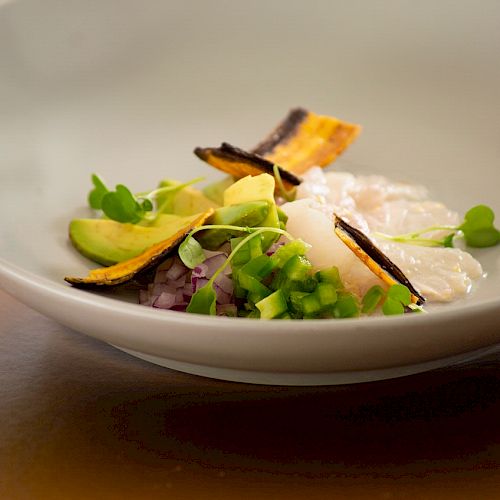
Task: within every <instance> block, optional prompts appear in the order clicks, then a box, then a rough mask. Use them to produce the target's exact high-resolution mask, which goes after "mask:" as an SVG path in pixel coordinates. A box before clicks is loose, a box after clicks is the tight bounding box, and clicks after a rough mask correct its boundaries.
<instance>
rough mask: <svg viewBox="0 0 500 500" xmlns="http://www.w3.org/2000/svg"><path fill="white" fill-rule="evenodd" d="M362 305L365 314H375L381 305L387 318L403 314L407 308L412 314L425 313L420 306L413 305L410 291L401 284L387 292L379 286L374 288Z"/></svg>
mask: <svg viewBox="0 0 500 500" xmlns="http://www.w3.org/2000/svg"><path fill="white" fill-rule="evenodd" d="M362 304H363V305H362V309H361V312H362V313H364V314H371V313H373V312H374V311H375V309H376V308H377V307H378V306H380V305H382V312H383V313H384V314H385V315H386V316H391V315H394V314H403V313H404V312H405V309H406V308H408V309H410V310H411V311H412V312H421V311H423V309H422V308H421V307H420V306H417V305H415V304H412V302H411V293H410V290H409V289H408V288H407V287H406V286H405V285H401V284H400V283H396V284H394V285H392V286H391V287H390V288H389V289H388V290H387V291H384V289H383V288H382V287H381V286H379V285H375V286H372V287H371V288H370V289H369V290H368V291H367V292H366V294H365V296H364V297H363V300H362Z"/></svg>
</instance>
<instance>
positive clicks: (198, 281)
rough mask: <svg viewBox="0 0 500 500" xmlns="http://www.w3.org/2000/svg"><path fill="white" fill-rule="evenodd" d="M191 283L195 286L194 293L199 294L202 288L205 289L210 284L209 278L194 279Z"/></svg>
mask: <svg viewBox="0 0 500 500" xmlns="http://www.w3.org/2000/svg"><path fill="white" fill-rule="evenodd" d="M191 282H192V284H193V293H194V292H197V291H198V290H199V289H200V288H202V287H204V286H205V285H206V284H207V283H208V280H207V278H193V279H192V280H191Z"/></svg>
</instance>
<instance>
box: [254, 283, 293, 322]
mask: <svg viewBox="0 0 500 500" xmlns="http://www.w3.org/2000/svg"><path fill="white" fill-rule="evenodd" d="M255 306H256V307H257V309H258V310H259V311H260V317H261V318H262V319H273V318H277V317H278V316H280V315H281V314H284V313H285V312H287V311H288V308H287V303H286V299H285V296H284V295H283V293H282V292H281V290H277V291H276V292H274V293H272V294H271V295H269V296H268V297H266V298H265V299H262V300H261V301H259V302H257V303H256V304H255Z"/></svg>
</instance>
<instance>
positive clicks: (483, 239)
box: [374, 205, 500, 247]
mask: <svg viewBox="0 0 500 500" xmlns="http://www.w3.org/2000/svg"><path fill="white" fill-rule="evenodd" d="M494 220H495V214H494V212H493V210H492V209H491V208H490V207H487V206H486V205H477V206H475V207H473V208H471V209H470V210H469V211H467V213H466V214H465V217H464V221H463V222H462V224H460V225H459V226H431V227H426V228H425V229H421V230H420V231H415V232H413V233H407V234H399V235H396V236H393V235H388V234H383V233H374V235H375V236H380V237H381V238H384V239H387V240H391V241H397V242H399V243H410V244H412V245H422V246H430V247H453V240H454V238H455V236H456V235H457V232H458V231H461V232H462V233H463V235H464V238H465V241H466V243H467V245H469V246H470V247H491V246H494V245H497V244H498V243H500V231H499V230H498V229H496V228H495V226H494V225H493V222H494ZM441 230H447V231H452V232H451V233H449V234H448V235H446V236H445V237H444V238H442V239H440V240H437V239H433V238H425V237H424V238H422V237H421V236H422V235H425V234H427V233H431V232H433V231H441Z"/></svg>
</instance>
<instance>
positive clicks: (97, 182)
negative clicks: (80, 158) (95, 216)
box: [88, 174, 109, 210]
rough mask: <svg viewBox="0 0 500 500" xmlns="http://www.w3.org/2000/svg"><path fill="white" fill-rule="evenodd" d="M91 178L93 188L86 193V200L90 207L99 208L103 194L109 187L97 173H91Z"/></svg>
mask: <svg viewBox="0 0 500 500" xmlns="http://www.w3.org/2000/svg"><path fill="white" fill-rule="evenodd" d="M91 179H92V184H93V185H94V189H92V191H90V193H89V194H88V202H89V205H90V206H91V208H93V209H94V210H100V209H101V204H102V199H103V197H104V195H105V194H106V193H108V192H109V189H108V188H107V187H106V185H105V184H104V181H103V180H102V179H101V178H100V177H99V176H98V175H96V174H92V177H91Z"/></svg>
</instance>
